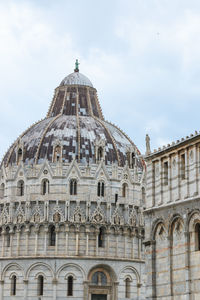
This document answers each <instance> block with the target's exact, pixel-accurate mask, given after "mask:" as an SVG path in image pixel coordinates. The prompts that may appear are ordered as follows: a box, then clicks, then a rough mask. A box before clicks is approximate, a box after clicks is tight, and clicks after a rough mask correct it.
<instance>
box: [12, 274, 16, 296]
mask: <svg viewBox="0 0 200 300" xmlns="http://www.w3.org/2000/svg"><path fill="white" fill-rule="evenodd" d="M16 288H17V277H16V275H13V276H12V278H11V295H12V296H15V295H16Z"/></svg>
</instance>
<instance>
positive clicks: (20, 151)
mask: <svg viewBox="0 0 200 300" xmlns="http://www.w3.org/2000/svg"><path fill="white" fill-rule="evenodd" d="M22 156H23V152H22V149H21V148H19V149H18V151H17V164H19V163H20V161H21V160H22V158H23V157H22Z"/></svg>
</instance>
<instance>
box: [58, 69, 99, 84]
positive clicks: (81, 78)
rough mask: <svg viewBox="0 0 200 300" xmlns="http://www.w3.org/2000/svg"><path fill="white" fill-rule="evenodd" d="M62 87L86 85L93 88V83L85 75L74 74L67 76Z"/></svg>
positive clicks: (62, 82)
mask: <svg viewBox="0 0 200 300" xmlns="http://www.w3.org/2000/svg"><path fill="white" fill-rule="evenodd" d="M60 85H85V86H90V87H93V85H92V83H91V81H90V80H89V79H88V78H87V77H86V76H85V75H83V74H81V73H79V72H74V73H71V74H69V75H68V76H66V77H65V78H64V79H63V80H62V81H61V83H60Z"/></svg>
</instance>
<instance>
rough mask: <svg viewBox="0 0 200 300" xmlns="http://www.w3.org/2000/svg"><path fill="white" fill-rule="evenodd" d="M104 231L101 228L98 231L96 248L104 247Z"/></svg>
mask: <svg viewBox="0 0 200 300" xmlns="http://www.w3.org/2000/svg"><path fill="white" fill-rule="evenodd" d="M104 235H105V234H104V230H103V228H100V229H99V235H98V246H99V247H104Z"/></svg>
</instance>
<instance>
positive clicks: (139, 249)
mask: <svg viewBox="0 0 200 300" xmlns="http://www.w3.org/2000/svg"><path fill="white" fill-rule="evenodd" d="M141 241H142V237H141V234H139V235H138V258H139V259H141Z"/></svg>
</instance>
